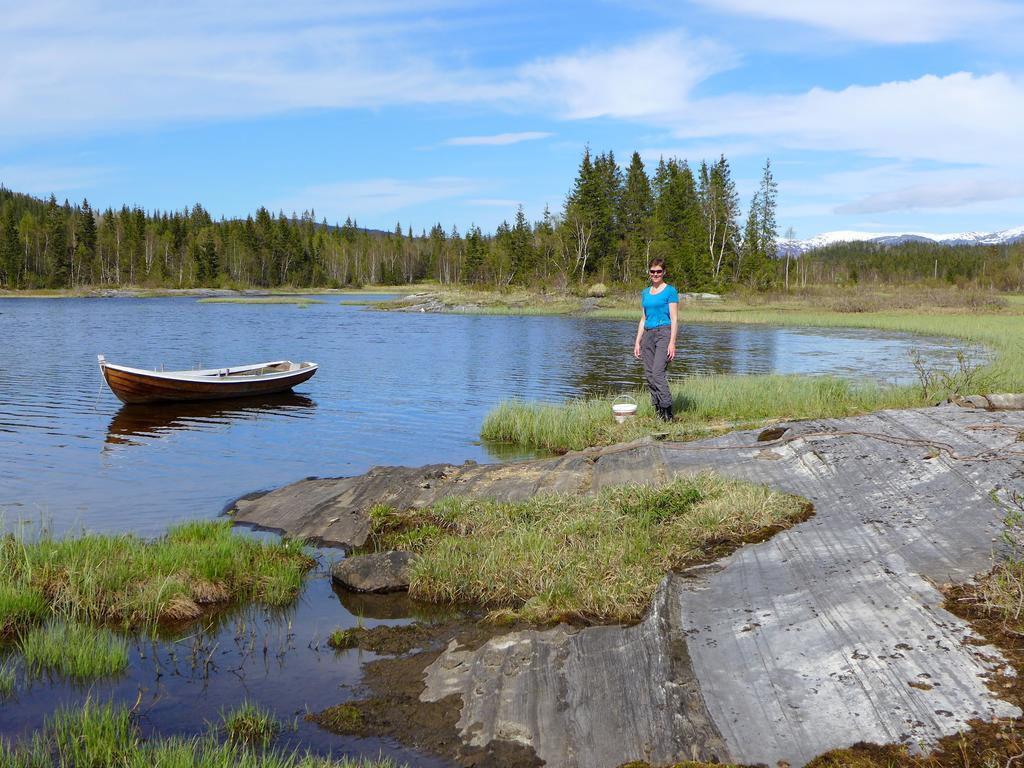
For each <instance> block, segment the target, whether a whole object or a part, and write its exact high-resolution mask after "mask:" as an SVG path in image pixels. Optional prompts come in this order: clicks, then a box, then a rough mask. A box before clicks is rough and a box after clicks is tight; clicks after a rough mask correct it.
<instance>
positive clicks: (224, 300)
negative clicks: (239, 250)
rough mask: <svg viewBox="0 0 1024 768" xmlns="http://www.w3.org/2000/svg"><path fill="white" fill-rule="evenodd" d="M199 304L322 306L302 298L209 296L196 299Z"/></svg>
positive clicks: (320, 301) (320, 300)
mask: <svg viewBox="0 0 1024 768" xmlns="http://www.w3.org/2000/svg"><path fill="white" fill-rule="evenodd" d="M197 301H198V303H200V304H298V305H300V306H304V305H306V304H323V303H324V301H323V300H322V299H310V298H307V297H304V296H211V297H209V298H205V299H198V300H197Z"/></svg>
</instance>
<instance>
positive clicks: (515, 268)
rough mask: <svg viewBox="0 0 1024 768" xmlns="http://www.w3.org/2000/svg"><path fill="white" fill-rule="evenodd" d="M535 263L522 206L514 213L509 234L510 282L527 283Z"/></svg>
mask: <svg viewBox="0 0 1024 768" xmlns="http://www.w3.org/2000/svg"><path fill="white" fill-rule="evenodd" d="M535 263H536V253H535V252H534V249H533V232H532V231H531V230H530V223H529V222H528V221H527V220H526V214H525V213H524V212H523V206H521V205H520V206H519V208H518V210H517V211H516V220H515V224H513V225H512V230H511V232H510V233H509V268H510V269H511V271H512V275H511V276H510V278H509V279H510V280H513V279H514V280H516V281H517V282H520V283H526V282H529V278H530V273H531V272H532V270H533V269H534V266H535Z"/></svg>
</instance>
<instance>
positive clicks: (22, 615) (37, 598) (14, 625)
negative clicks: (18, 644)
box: [0, 545, 50, 640]
mask: <svg viewBox="0 0 1024 768" xmlns="http://www.w3.org/2000/svg"><path fill="white" fill-rule="evenodd" d="M0 551H2V545H0ZM0 562H3V560H2V559H0ZM49 612H50V610H49V607H48V606H47V605H46V597H45V596H44V595H43V593H42V592H40V591H39V590H37V589H33V588H32V587H25V586H22V585H19V584H16V583H12V582H8V581H4V580H3V575H0V640H3V639H4V638H7V637H10V636H12V635H14V633H15V632H16V631H17V630H18V629H20V628H22V627H26V626H29V625H32V624H35V623H37V622H40V621H42V620H43V619H44V618H46V616H47V615H48V614H49Z"/></svg>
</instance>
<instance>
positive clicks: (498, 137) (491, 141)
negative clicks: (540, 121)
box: [444, 131, 554, 147]
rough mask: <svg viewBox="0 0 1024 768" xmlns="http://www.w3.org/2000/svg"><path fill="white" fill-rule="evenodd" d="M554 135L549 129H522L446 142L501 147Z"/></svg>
mask: <svg viewBox="0 0 1024 768" xmlns="http://www.w3.org/2000/svg"><path fill="white" fill-rule="evenodd" d="M549 136H554V134H553V133H549V132H547V131H522V132H520V133H497V134H494V135H493V136H456V137H454V138H451V139H448V140H447V141H445V142H444V143H445V144H447V145H449V146H452V147H500V146H505V145H507V144H519V143H520V142H523V141H537V140H538V139H546V138H548V137H549Z"/></svg>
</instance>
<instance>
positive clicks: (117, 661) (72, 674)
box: [18, 621, 128, 681]
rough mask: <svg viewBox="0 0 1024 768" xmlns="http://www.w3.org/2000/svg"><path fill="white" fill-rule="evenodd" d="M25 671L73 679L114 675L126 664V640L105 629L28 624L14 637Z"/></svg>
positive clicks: (55, 622)
mask: <svg viewBox="0 0 1024 768" xmlns="http://www.w3.org/2000/svg"><path fill="white" fill-rule="evenodd" d="M18 650H19V651H20V652H21V655H22V658H23V659H24V660H25V666H26V668H27V671H28V673H29V674H31V675H35V676H39V675H42V674H44V673H50V674H57V675H61V676H63V677H67V678H71V679H73V680H79V681H83V680H92V679H95V678H98V677H106V676H109V675H116V674H119V673H121V672H123V671H124V670H125V669H126V668H127V666H128V642H127V641H126V640H125V639H124V638H123V637H120V636H119V635H116V634H114V633H113V632H111V631H110V630H109V629H104V628H102V627H93V626H90V625H88V624H78V623H73V622H64V621H53V622H50V623H48V624H45V625H43V626H41V627H31V628H30V629H28V631H26V632H25V633H24V634H23V635H22V636H21V637H20V638H19V639H18Z"/></svg>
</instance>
